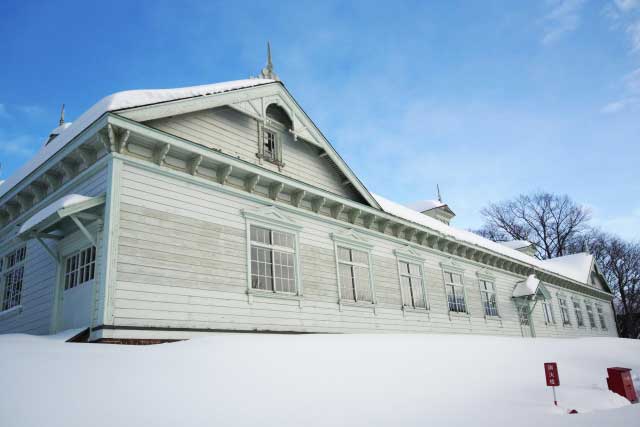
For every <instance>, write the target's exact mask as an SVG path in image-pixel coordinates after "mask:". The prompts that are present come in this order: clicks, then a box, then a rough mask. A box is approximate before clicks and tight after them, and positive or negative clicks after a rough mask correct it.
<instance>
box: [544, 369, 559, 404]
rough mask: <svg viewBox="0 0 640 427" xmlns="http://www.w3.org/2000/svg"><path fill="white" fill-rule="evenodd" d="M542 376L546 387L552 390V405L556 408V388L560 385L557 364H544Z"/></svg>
mask: <svg viewBox="0 0 640 427" xmlns="http://www.w3.org/2000/svg"><path fill="white" fill-rule="evenodd" d="M544 376H545V378H546V380H547V387H551V388H552V390H553V404H554V405H556V406H558V399H557V398H556V387H557V386H559V385H560V376H559V375H558V364H557V363H556V362H547V363H545V364H544Z"/></svg>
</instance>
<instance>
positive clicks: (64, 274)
mask: <svg viewBox="0 0 640 427" xmlns="http://www.w3.org/2000/svg"><path fill="white" fill-rule="evenodd" d="M93 247H95V251H96V255H95V259H94V260H93V264H94V266H93V278H92V279H90V280H87V281H86V282H82V283H78V284H76V285H75V286H73V287H71V288H65V286H66V282H67V275H68V274H69V272H68V271H67V260H68V259H69V258H70V257H74V256H76V255H78V254H80V253H81V252H82V251H86V250H87V249H90V248H93ZM61 266H62V290H63V291H68V290H71V289H75V288H77V287H78V286H85V285H91V284H93V282H94V281H95V280H96V276H97V274H98V247H97V246H94V245H93V244H91V245H88V246H84V247H81V248H80V249H76V250H74V251H72V252H70V253H68V254H67V255H65V256H64V257H63V258H62V264H61ZM77 271H78V270H77V269H76V274H77Z"/></svg>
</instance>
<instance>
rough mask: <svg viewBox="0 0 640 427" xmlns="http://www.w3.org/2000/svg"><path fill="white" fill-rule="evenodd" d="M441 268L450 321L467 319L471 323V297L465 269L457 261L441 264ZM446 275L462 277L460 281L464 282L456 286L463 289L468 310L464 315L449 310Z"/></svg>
mask: <svg viewBox="0 0 640 427" xmlns="http://www.w3.org/2000/svg"><path fill="white" fill-rule="evenodd" d="M440 267H441V270H442V287H443V290H444V303H445V307H447V313H448V314H449V320H451V319H452V318H466V319H468V320H469V322H471V311H470V310H469V296H468V295H467V286H466V285H465V277H464V271H465V270H464V268H462V267H461V266H460V265H458V263H457V262H455V261H449V262H441V263H440ZM446 273H455V274H459V275H460V281H461V282H462V284H461V285H456V286H460V287H461V288H462V295H463V296H464V306H465V310H466V312H464V313H459V312H457V311H451V310H450V309H449V299H448V297H447V279H446V276H445V274H446Z"/></svg>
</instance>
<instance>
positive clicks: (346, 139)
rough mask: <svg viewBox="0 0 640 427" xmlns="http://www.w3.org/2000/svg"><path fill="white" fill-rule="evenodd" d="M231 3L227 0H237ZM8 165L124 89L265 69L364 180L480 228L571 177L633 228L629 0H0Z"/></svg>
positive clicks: (568, 189)
mask: <svg viewBox="0 0 640 427" xmlns="http://www.w3.org/2000/svg"><path fill="white" fill-rule="evenodd" d="M232 3H237V4H235V5H234V4H232ZM0 17H1V18H0V19H1V20H2V24H1V25H0V39H1V40H2V41H3V42H2V43H1V44H0V58H2V65H1V66H0V161H1V162H2V165H3V170H2V172H1V174H2V175H1V176H2V177H5V178H6V177H7V176H8V175H10V174H11V173H12V171H14V170H15V169H16V168H17V167H19V166H20V165H21V164H22V163H24V162H25V161H26V160H27V159H28V157H29V156H30V155H31V154H32V153H33V152H34V151H35V150H36V149H37V148H38V147H39V145H40V144H41V143H42V141H43V140H44V138H45V136H46V135H47V134H48V133H49V131H50V130H51V129H52V128H53V127H55V125H56V123H57V120H58V112H59V108H60V104H61V103H63V102H64V103H65V104H66V105H67V107H66V110H67V119H68V120H73V119H74V118H75V117H77V116H78V115H80V114H81V113H82V112H83V111H84V110H86V109H87V108H89V107H90V106H91V105H92V104H93V103H95V102H97V101H98V100H99V99H100V98H102V97H103V96H105V95H107V94H109V93H112V92H116V91H120V90H126V89H141V88H164V87H179V86H190V85H197V84H204V83H212V82H218V81H225V80H234V79H241V78H246V77H248V76H249V75H255V74H257V73H258V71H259V70H260V69H261V67H262V66H263V65H264V60H265V43H266V40H268V39H269V40H271V43H272V45H273V54H274V63H275V67H276V71H277V72H278V73H279V75H280V77H281V78H282V80H283V81H284V83H285V85H286V86H287V87H288V88H289V90H290V91H291V92H292V93H293V95H294V96H295V97H296V99H297V100H298V101H299V103H300V104H301V105H302V106H303V108H305V110H306V111H307V113H308V114H309V115H310V116H311V117H312V118H313V119H314V121H315V122H316V124H317V125H318V126H319V127H320V129H322V131H323V132H324V133H325V135H326V136H327V137H328V138H329V140H330V141H331V142H332V143H333V144H334V146H335V147H336V148H337V150H338V151H339V152H340V153H341V155H342V156H343V157H344V158H345V160H346V161H347V163H349V165H350V166H351V167H352V168H353V169H354V170H355V172H356V174H358V176H360V177H361V179H362V180H363V182H364V183H365V184H366V185H367V187H368V188H369V189H370V190H372V191H374V192H377V193H379V194H381V195H383V196H385V197H388V198H391V199H394V200H396V201H399V202H406V203H408V202H411V201H415V200H419V199H424V198H433V197H434V196H435V187H436V184H439V185H440V187H441V189H442V193H443V196H444V199H445V201H446V202H448V203H449V204H450V206H451V207H452V208H453V209H454V211H455V212H456V213H457V215H458V216H457V217H456V219H455V220H454V224H455V225H457V226H459V227H465V228H467V227H477V226H479V225H480V224H481V221H482V218H481V216H480V214H479V211H480V208H481V207H483V206H484V205H486V204H487V203H488V202H489V201H499V200H503V199H505V198H509V197H513V196H515V195H517V194H519V193H521V192H529V191H533V190H546V191H550V192H557V193H566V194H569V195H570V196H571V197H573V198H574V199H575V200H576V201H578V202H580V203H583V204H585V205H587V206H589V207H590V209H591V210H592V214H593V221H592V222H593V223H594V224H595V225H599V226H601V227H602V228H604V229H605V230H608V231H611V232H614V233H618V234H620V235H622V236H623V237H626V238H630V239H640V166H639V163H640V143H639V142H640V0H617V1H614V0H610V1H605V0H601V1H595V0H593V1H588V0H584V1H582V0H564V1H562V0H549V1H544V0H543V1H540V2H533V1H531V2H513V1H490V0H487V1H482V2H462V1H460V2H457V1H440V2H436V1H428V2H426V1H419V2H411V1H406V2H392V3H387V4H384V5H376V6H373V2H350V3H346V2H329V1H327V2H317V1H313V2H301V1H297V2H290V3H287V2H284V1H272V2H265V1H260V2H253V1H249V0H246V1H243V2H229V1H224V2H216V1H203V2H189V1H181V2H176V1H154V2H143V1H135V2H117V1H112V2H95V3H94V2H88V1H85V2H79V1H78V2H67V1H55V2H37V1H32V2H23V1H20V2H17V1H9V0H5V1H3V2H2V3H1V4H0Z"/></svg>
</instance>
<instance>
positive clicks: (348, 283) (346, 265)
mask: <svg viewBox="0 0 640 427" xmlns="http://www.w3.org/2000/svg"><path fill="white" fill-rule="evenodd" d="M338 275H339V281H340V298H341V299H345V300H351V301H366V302H373V292H372V289H371V276H370V268H369V254H368V253H367V252H365V251H361V250H357V249H353V248H347V247H344V246H338Z"/></svg>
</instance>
